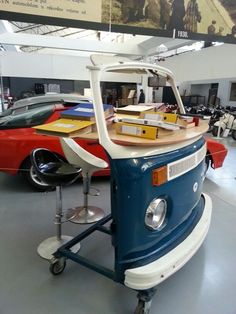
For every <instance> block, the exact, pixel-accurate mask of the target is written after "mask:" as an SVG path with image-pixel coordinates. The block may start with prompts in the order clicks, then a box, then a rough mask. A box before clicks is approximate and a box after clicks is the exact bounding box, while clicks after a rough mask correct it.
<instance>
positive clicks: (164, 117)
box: [139, 111, 178, 123]
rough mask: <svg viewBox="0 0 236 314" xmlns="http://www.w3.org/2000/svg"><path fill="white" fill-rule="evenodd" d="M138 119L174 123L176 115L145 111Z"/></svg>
mask: <svg viewBox="0 0 236 314" xmlns="http://www.w3.org/2000/svg"><path fill="white" fill-rule="evenodd" d="M139 117H140V118H141V119H148V120H155V121H163V122H171V123H176V122H177V118H178V115H177V114H176V113H166V112H161V111H147V112H142V113H141V114H140V116H139Z"/></svg>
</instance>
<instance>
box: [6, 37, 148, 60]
mask: <svg viewBox="0 0 236 314" xmlns="http://www.w3.org/2000/svg"><path fill="white" fill-rule="evenodd" d="M0 43H1V44H4V45H5V44H6V45H19V46H34V47H43V48H54V49H64V50H76V51H88V52H99V53H104V52H106V53H112V54H122V55H131V56H140V55H141V56H143V55H145V49H144V48H143V47H140V45H137V44H133V43H131V42H128V43H127V42H125V43H109V42H101V41H94V40H84V39H70V38H63V37H55V36H45V35H31V34H19V33H18V34H16V33H3V34H0Z"/></svg>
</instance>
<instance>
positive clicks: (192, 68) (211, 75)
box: [160, 44, 236, 106]
mask: <svg viewBox="0 0 236 314" xmlns="http://www.w3.org/2000/svg"><path fill="white" fill-rule="evenodd" d="M160 65H161V66H164V67H166V68H169V69H170V70H171V71H172V72H173V73H174V75H175V78H176V80H177V81H178V82H179V83H180V92H181V93H183V90H186V91H187V92H186V94H189V93H191V85H192V84H211V83H219V89H218V97H220V99H221V104H222V105H225V106H227V105H231V106H236V102H235V101H233V102H232V101H231V102H230V101H229V95H230V86H231V82H236V45H229V44H225V45H222V46H217V47H209V48H206V49H202V50H200V51H196V52H194V53H184V54H181V55H178V56H175V57H172V58H168V59H166V61H164V62H160Z"/></svg>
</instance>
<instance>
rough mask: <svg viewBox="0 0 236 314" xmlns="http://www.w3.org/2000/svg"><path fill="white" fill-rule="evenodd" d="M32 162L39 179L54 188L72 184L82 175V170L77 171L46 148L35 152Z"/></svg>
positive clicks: (33, 152)
mask: <svg viewBox="0 0 236 314" xmlns="http://www.w3.org/2000/svg"><path fill="white" fill-rule="evenodd" d="M31 161H32V164H33V166H34V169H35V172H36V173H37V175H38V176H39V178H40V179H41V180H42V181H44V182H45V183H47V184H49V185H52V186H57V185H68V184H71V183H72V182H73V181H75V180H76V179H77V178H78V177H79V175H80V173H81V169H76V168H75V167H73V166H72V165H71V164H69V163H68V162H66V161H64V160H63V159H62V158H60V157H59V156H58V155H57V154H56V153H54V152H52V151H50V150H48V149H46V148H37V149H35V150H33V151H32V153H31Z"/></svg>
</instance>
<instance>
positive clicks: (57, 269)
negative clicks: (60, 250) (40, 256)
mask: <svg viewBox="0 0 236 314" xmlns="http://www.w3.org/2000/svg"><path fill="white" fill-rule="evenodd" d="M65 267H66V260H65V258H59V259H57V258H53V259H52V260H51V261H50V267H49V270H50V272H51V273H52V274H53V275H54V276H57V275H60V274H61V273H62V272H63V271H64V269H65Z"/></svg>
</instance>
